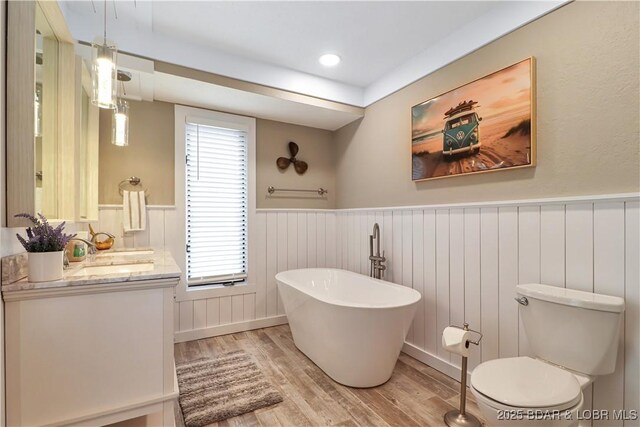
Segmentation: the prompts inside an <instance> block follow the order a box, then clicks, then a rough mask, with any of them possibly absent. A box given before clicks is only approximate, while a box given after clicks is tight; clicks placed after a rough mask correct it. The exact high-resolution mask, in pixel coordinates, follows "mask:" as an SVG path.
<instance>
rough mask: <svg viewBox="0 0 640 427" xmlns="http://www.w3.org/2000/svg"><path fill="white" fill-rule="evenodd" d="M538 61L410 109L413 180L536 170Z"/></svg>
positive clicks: (486, 77)
mask: <svg viewBox="0 0 640 427" xmlns="http://www.w3.org/2000/svg"><path fill="white" fill-rule="evenodd" d="M534 67H535V62H534V58H528V59H525V60H524V61H521V62H518V63H516V64H513V65H511V66H509V67H506V68H503V69H501V70H499V71H496V72H494V73H492V74H489V75H487V76H485V77H482V78H480V79H478V80H475V81H473V82H471V83H467V84H465V85H464V86H460V87H458V88H457V89H453V90H451V91H449V92H447V93H445V94H442V95H440V96H437V97H435V98H432V99H429V100H427V101H425V102H423V103H421V104H418V105H416V106H414V107H413V108H412V109H411V157H412V179H413V180H414V181H419V180H424V179H434V178H442V177H447V176H456V175H465V174H470V173H478V172H489V171H496V170H504V169H510V168H518V167H526V166H533V165H535V108H534V107H535V104H534V98H535V81H534V76H535V73H534V71H535V70H534Z"/></svg>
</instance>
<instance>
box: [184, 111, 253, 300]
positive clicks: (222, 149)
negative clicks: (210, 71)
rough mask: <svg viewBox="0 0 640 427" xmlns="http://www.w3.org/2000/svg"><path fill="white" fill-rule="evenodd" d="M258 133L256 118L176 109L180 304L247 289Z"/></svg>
mask: <svg viewBox="0 0 640 427" xmlns="http://www.w3.org/2000/svg"><path fill="white" fill-rule="evenodd" d="M254 129H255V120H254V119H250V118H246V117H240V116H234V115H230V114H223V113H216V112H212V111H207V110H200V109H196V108H190V107H182V106H176V201H177V203H176V210H177V213H178V220H179V221H180V222H182V224H184V233H179V235H178V236H177V237H178V239H176V240H177V242H176V244H175V245H172V247H175V248H179V246H180V245H181V246H182V249H181V252H182V254H183V257H182V260H180V261H181V262H179V265H180V266H181V267H182V270H183V274H184V276H183V282H184V285H183V286H182V288H183V289H182V291H186V293H183V294H182V295H181V292H180V291H179V292H178V296H179V298H180V297H181V296H182V298H180V299H185V298H186V299H192V298H196V299H197V298H199V297H194V296H193V295H187V294H189V293H192V294H194V293H201V291H202V290H204V291H206V290H216V289H217V290H220V289H219V288H223V286H222V285H233V284H240V283H241V284H243V285H246V284H248V279H249V273H250V267H249V260H250V250H249V236H250V230H251V228H250V222H251V217H252V215H251V214H252V210H253V208H254V202H253V200H252V198H254V197H255V193H254V192H253V188H254V186H255V178H254V171H253V167H254V166H253V165H254V164H255V161H254V159H253V157H254V153H255V144H254V138H255V130H254ZM179 159H182V161H181V162H180V160H179ZM180 163H181V164H180ZM180 200H183V203H181V202H180ZM172 252H174V251H173V250H172ZM174 254H175V252H174ZM176 258H179V257H176ZM207 285H208V286H207ZM224 288H226V287H224ZM191 291H193V292H191ZM205 293H206V292H205Z"/></svg>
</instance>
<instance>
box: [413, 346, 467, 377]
mask: <svg viewBox="0 0 640 427" xmlns="http://www.w3.org/2000/svg"><path fill="white" fill-rule="evenodd" d="M402 352H403V353H405V354H407V355H408V356H411V357H413V358H414V359H416V360H418V361H420V362H422V363H424V364H425V365H429V366H431V367H432V368H433V369H436V370H438V371H440V372H442V373H443V374H445V375H447V376H448V377H451V378H453V379H454V380H456V381H458V382H459V381H460V371H461V369H460V367H459V366H456V365H454V364H453V363H451V362H447V361H446V360H444V359H441V358H439V357H438V356H435V355H433V354H431V353H429V352H427V351H424V350H423V349H421V348H418V347H416V346H415V345H413V344H410V343H408V342H405V343H404V346H402ZM453 357H459V356H457V355H454V356H453ZM470 381H471V373H470V372H467V384H471V383H470Z"/></svg>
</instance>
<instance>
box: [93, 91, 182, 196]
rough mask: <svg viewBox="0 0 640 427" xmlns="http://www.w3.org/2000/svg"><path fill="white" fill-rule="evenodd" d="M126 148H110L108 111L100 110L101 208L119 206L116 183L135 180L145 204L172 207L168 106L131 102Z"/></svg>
mask: <svg viewBox="0 0 640 427" xmlns="http://www.w3.org/2000/svg"><path fill="white" fill-rule="evenodd" d="M129 105H130V110H129V146H128V147H116V146H115V145H113V144H111V111H110V110H104V109H102V110H100V175H99V187H100V188H99V192H98V199H99V203H100V204H122V196H120V194H119V192H118V183H119V182H120V181H122V180H123V179H126V178H128V177H130V176H137V177H139V178H140V179H141V180H142V185H143V186H144V187H145V189H146V190H147V192H148V198H147V203H148V204H152V205H173V201H174V192H175V191H174V189H175V186H174V184H173V171H174V143H173V139H174V114H173V104H170V103H167V102H160V101H155V102H137V101H130V102H129Z"/></svg>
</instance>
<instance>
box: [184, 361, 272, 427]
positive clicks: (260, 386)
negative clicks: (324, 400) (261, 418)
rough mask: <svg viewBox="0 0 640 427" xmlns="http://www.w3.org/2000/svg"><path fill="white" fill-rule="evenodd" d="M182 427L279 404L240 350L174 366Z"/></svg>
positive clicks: (198, 425)
mask: <svg viewBox="0 0 640 427" xmlns="http://www.w3.org/2000/svg"><path fill="white" fill-rule="evenodd" d="M176 372H177V375H178V387H179V389H180V396H179V397H178V401H179V403H180V408H181V409H182V415H183V417H184V423H185V425H186V427H201V426H205V425H207V424H211V423H215V422H216V421H221V420H226V419H227V418H231V417H235V416H238V415H242V414H246V413H247V412H251V411H255V410H256V409H259V408H264V407H265V406H270V405H274V404H276V403H279V402H282V396H281V395H280V393H278V391H277V390H276V389H275V388H274V387H273V386H272V385H271V384H270V383H269V382H268V381H267V379H266V378H265V376H264V375H263V374H262V372H260V369H259V368H258V366H257V365H256V364H255V362H253V360H252V359H251V356H249V354H248V353H246V352H245V351H244V350H237V351H231V352H229V353H224V354H220V355H218V356H216V357H214V358H210V359H198V360H194V361H190V362H186V363H183V364H179V365H177V366H176Z"/></svg>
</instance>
